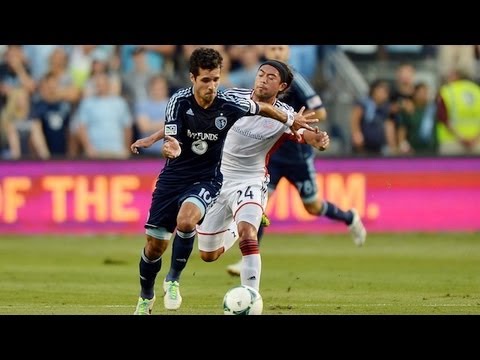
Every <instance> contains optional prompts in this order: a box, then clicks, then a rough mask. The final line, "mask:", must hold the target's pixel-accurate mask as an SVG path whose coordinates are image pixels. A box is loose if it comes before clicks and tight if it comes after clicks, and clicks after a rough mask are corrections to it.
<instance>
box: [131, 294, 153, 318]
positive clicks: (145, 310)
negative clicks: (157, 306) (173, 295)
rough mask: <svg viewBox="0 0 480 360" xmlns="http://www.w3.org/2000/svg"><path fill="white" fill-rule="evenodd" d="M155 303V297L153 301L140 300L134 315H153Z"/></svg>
mask: <svg viewBox="0 0 480 360" xmlns="http://www.w3.org/2000/svg"><path fill="white" fill-rule="evenodd" d="M154 302H155V296H153V299H144V298H142V297H139V298H138V303H137V308H136V309H135V312H134V313H133V315H152V308H153V303H154Z"/></svg>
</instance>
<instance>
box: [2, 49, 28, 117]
mask: <svg viewBox="0 0 480 360" xmlns="http://www.w3.org/2000/svg"><path fill="white" fill-rule="evenodd" d="M3 60H4V61H3V63H1V64H0V109H1V108H2V106H3V105H4V104H5V102H6V99H7V96H8V93H9V92H10V91H11V90H12V89H14V88H24V89H25V90H27V91H28V93H29V94H32V93H33V92H34V91H35V86H36V84H35V81H34V80H33V78H32V77H31V75H30V69H29V67H28V64H27V61H26V59H25V55H24V53H23V50H22V47H21V46H20V45H8V48H7V50H6V51H5V54H4V57H3Z"/></svg>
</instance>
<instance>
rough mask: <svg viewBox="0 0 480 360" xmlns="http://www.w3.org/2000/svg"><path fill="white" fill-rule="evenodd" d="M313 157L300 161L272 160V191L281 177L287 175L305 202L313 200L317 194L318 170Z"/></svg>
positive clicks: (269, 166)
mask: <svg viewBox="0 0 480 360" xmlns="http://www.w3.org/2000/svg"><path fill="white" fill-rule="evenodd" d="M313 159H314V158H313V157H309V158H307V159H306V160H305V161H302V162H298V163H295V164H293V163H291V164H288V163H279V162H275V161H270V163H269V164H268V172H269V174H270V183H269V184H268V188H269V190H270V191H273V190H275V188H276V187H277V185H278V183H279V182H280V179H281V178H282V177H285V178H286V179H287V180H288V181H289V182H290V183H291V184H292V185H293V186H295V187H296V188H297V190H298V193H299V194H300V197H301V198H302V200H303V201H304V202H307V203H308V202H311V201H313V200H314V199H315V198H316V196H317V180H316V176H317V175H316V174H317V173H316V171H315V166H314V163H313Z"/></svg>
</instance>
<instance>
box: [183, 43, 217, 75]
mask: <svg viewBox="0 0 480 360" xmlns="http://www.w3.org/2000/svg"><path fill="white" fill-rule="evenodd" d="M222 61H223V57H222V55H220V53H219V52H218V51H217V50H215V49H211V48H198V49H195V50H194V51H193V53H192V56H190V72H191V73H192V74H193V76H194V77H197V76H198V74H200V69H207V70H213V69H217V68H222Z"/></svg>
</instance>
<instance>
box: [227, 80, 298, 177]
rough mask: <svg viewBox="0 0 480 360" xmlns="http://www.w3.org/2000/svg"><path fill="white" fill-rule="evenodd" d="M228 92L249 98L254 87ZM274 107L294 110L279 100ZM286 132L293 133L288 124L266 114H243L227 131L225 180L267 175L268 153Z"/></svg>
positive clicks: (228, 91)
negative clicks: (266, 161)
mask: <svg viewBox="0 0 480 360" xmlns="http://www.w3.org/2000/svg"><path fill="white" fill-rule="evenodd" d="M226 92H227V93H232V94H234V95H236V96H238V97H243V98H246V99H250V98H251V96H252V93H253V90H251V89H229V90H227V91H226ZM274 106H275V107H277V108H279V109H281V110H283V111H285V112H287V111H289V112H292V113H293V112H294V110H293V108H292V107H291V106H289V105H287V104H285V103H283V102H281V101H279V100H276V101H275V103H274ZM284 133H287V134H291V131H290V128H289V127H288V126H286V125H285V124H282V123H281V122H279V121H277V120H273V119H271V118H268V117H265V116H261V115H255V116H244V117H242V118H240V119H239V120H237V121H236V122H235V124H234V125H233V127H232V128H231V129H230V130H229V131H228V134H227V138H226V140H225V146H224V148H223V157H222V165H221V172H222V174H223V176H224V179H225V178H227V179H251V178H256V179H258V178H262V176H264V175H265V174H266V163H265V160H266V158H267V154H268V153H269V152H270V151H271V150H272V148H273V147H274V145H275V143H277V142H278V141H279V139H280V138H281V137H282V135H283V134H284Z"/></svg>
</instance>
